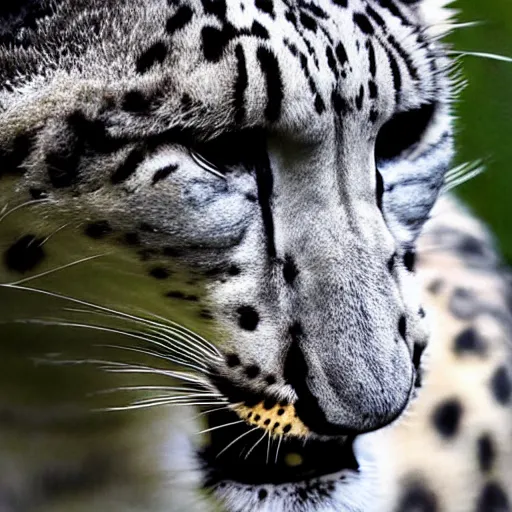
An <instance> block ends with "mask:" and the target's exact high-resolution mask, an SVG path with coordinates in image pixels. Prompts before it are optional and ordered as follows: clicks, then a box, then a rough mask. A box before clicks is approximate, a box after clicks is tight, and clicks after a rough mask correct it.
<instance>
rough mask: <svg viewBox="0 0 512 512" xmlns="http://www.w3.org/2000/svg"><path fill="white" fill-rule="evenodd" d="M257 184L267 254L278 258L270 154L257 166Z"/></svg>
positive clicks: (265, 154) (263, 157) (264, 156)
mask: <svg viewBox="0 0 512 512" xmlns="http://www.w3.org/2000/svg"><path fill="white" fill-rule="evenodd" d="M256 183H257V186H258V201H259V203H260V209H261V218H262V221H263V228H264V230H265V235H266V241H267V253H268V255H269V257H270V258H275V256H276V245H275V240H274V219H273V217H272V207H271V201H272V192H273V189H274V177H273V176H272V168H271V167H270V161H269V159H268V154H267V152H266V151H265V153H264V154H263V156H262V158H261V160H260V161H259V162H258V163H257V164H256Z"/></svg>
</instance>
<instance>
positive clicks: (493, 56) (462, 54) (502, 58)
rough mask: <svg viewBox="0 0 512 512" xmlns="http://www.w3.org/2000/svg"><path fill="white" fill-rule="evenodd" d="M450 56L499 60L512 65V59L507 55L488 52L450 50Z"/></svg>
mask: <svg viewBox="0 0 512 512" xmlns="http://www.w3.org/2000/svg"><path fill="white" fill-rule="evenodd" d="M447 53H448V55H456V56H460V57H466V56H468V57H481V58H483V59H490V60H498V61H501V62H508V63H512V57H507V56H506V55H499V54H497V53H486V52H467V51H457V50H449V51H448V52H447Z"/></svg>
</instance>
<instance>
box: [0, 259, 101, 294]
mask: <svg viewBox="0 0 512 512" xmlns="http://www.w3.org/2000/svg"><path fill="white" fill-rule="evenodd" d="M108 254H109V253H103V254H96V255H95V256H88V257H86V258H81V259H79V260H77V261H73V262H71V263H67V264H66V265H62V266H60V267H57V268H53V269H51V270H47V271H46V272H41V273H40V274H36V275H35V276H30V277H26V278H25V279H20V280H19V281H13V282H12V283H6V284H2V285H0V286H5V287H10V288H14V287H19V288H21V289H23V288H24V287H20V286H19V285H20V284H23V283H27V282H29V281H33V280H34V279H39V278H40V277H44V276H47V275H50V274H54V273H55V272H60V271H61V270H64V269H66V268H69V267H74V266H76V265H78V264H80V263H85V262H86V261H90V260H95V259H97V258H101V257H103V256H107V255H108ZM25 289H27V290H28V289H29V288H25Z"/></svg>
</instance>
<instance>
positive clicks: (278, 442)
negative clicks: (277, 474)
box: [274, 436, 283, 464]
mask: <svg viewBox="0 0 512 512" xmlns="http://www.w3.org/2000/svg"><path fill="white" fill-rule="evenodd" d="M282 440H283V436H279V440H278V441H277V450H276V458H275V459H274V464H277V459H278V458H279V448H281V441H282Z"/></svg>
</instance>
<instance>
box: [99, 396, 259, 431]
mask: <svg viewBox="0 0 512 512" xmlns="http://www.w3.org/2000/svg"><path fill="white" fill-rule="evenodd" d="M216 403H217V402H211V401H210V402H206V401H204V402H190V403H187V402H183V403H179V402H170V403H151V404H140V405H124V406H118V407H101V408H97V409H92V411H93V412H116V411H133V410H137V409H148V408H150V407H161V406H165V407H176V406H182V407H184V406H187V407H200V406H204V405H215V404H216ZM256 428H259V427H256Z"/></svg>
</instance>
